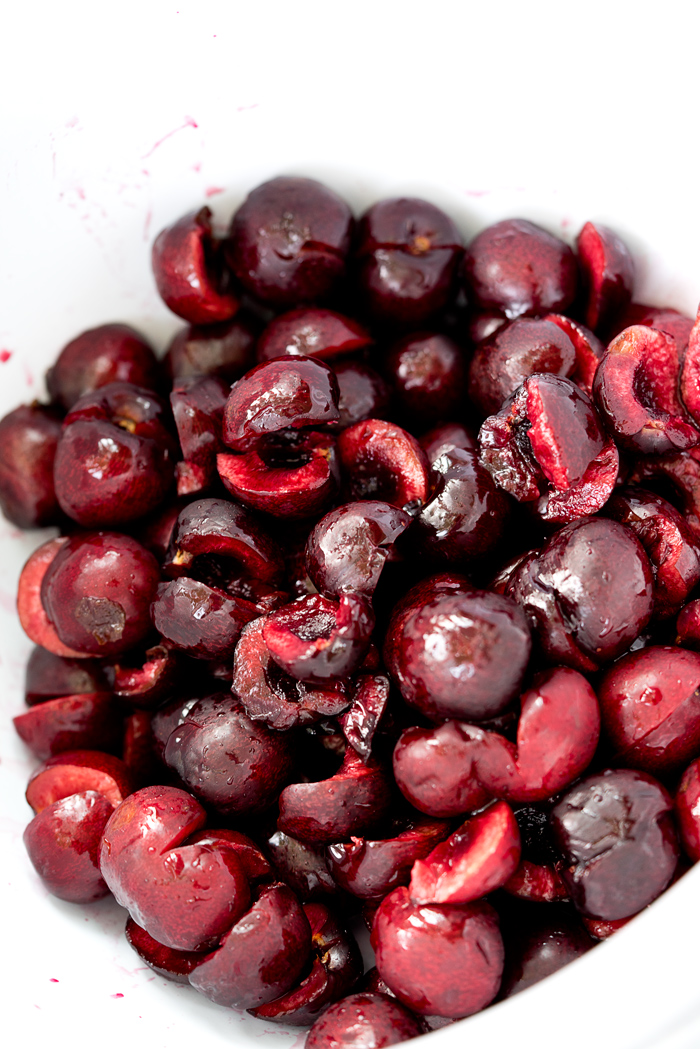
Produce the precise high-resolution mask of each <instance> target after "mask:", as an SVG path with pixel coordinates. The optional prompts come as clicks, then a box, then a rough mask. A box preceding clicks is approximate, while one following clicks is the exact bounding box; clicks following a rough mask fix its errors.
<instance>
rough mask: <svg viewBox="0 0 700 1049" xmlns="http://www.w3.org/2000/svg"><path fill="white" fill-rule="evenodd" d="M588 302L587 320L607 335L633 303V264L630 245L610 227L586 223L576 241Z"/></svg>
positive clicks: (585, 318) (591, 325)
mask: <svg viewBox="0 0 700 1049" xmlns="http://www.w3.org/2000/svg"><path fill="white" fill-rule="evenodd" d="M576 247H577V250H578V259H579V265H580V267H581V275H582V278H583V288H584V294H585V299H586V312H585V316H584V320H585V322H586V324H587V325H588V327H589V328H592V329H593V331H599V330H600V331H603V332H607V331H608V330H609V329H610V327H611V325H612V324H613V323H614V322H615V321H616V320H617V318H618V317H619V316H620V315H621V314H623V313H624V311H625V310H626V309H627V307H628V306H629V304H630V302H631V301H632V292H633V290H634V260H633V258H632V256H631V254H630V250H629V248H628V247H627V245H626V244H625V243H624V241H623V240H621V238H620V237H618V235H617V233H615V232H614V231H613V230H611V229H609V228H608V227H607V226H601V225H595V226H594V225H593V223H592V222H587V223H586V225H585V226H584V227H583V229H582V230H581V232H580V233H579V235H578V239H577V241H576Z"/></svg>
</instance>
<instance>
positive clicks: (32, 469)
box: [0, 402, 61, 528]
mask: <svg viewBox="0 0 700 1049" xmlns="http://www.w3.org/2000/svg"><path fill="white" fill-rule="evenodd" d="M60 435H61V423H60V422H59V420H58V418H57V417H56V416H55V415H54V413H53V411H51V409H49V408H45V407H43V406H42V405H40V404H37V403H36V402H35V403H34V404H24V405H22V406H21V407H19V408H15V410H14V411H13V412H10V413H9V414H8V415H6V416H5V417H4V418H3V419H0V444H1V445H2V459H0V510H2V512H3V514H4V515H5V517H6V518H7V519H8V521H11V522H12V524H14V525H16V526H17V527H18V528H43V527H45V526H47V525H54V524H58V523H59V522H60V520H61V508H60V506H59V505H58V501H57V499H56V492H55V489H54V481H53V466H54V459H55V457H56V448H57V447H58V441H59V437H60Z"/></svg>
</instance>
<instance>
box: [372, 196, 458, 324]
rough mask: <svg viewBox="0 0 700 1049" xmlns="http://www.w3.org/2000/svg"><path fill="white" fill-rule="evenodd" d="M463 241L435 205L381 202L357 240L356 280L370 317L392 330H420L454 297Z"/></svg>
mask: <svg viewBox="0 0 700 1049" xmlns="http://www.w3.org/2000/svg"><path fill="white" fill-rule="evenodd" d="M462 254H463V249H462V239H461V237H460V234H459V231H458V229H457V227H456V226H455V224H454V223H453V222H452V220H451V219H450V218H449V217H448V216H447V215H446V214H445V213H444V212H443V211H441V210H440V209H439V208H437V207H435V205H434V204H430V203H428V201H425V200H420V199H418V198H414V197H393V198H390V199H388V200H380V201H379V202H378V203H377V204H373V205H372V207H371V208H370V209H369V210H368V211H367V212H365V214H364V215H363V216H362V219H361V220H360V223H359V227H358V235H357V260H358V267H359V269H358V280H359V285H360V288H361V289H362V292H363V294H364V298H365V300H366V302H367V305H368V307H369V309H370V312H371V313H372V314H373V315H374V316H375V317H377V318H378V319H379V320H382V321H388V322H389V323H394V324H397V323H398V324H402V325H406V324H412V325H419V324H423V323H424V322H425V321H426V320H428V319H429V318H430V317H431V316H432V315H433V314H435V313H436V312H438V311H439V310H442V309H444V307H445V306H446V305H447V303H448V301H449V299H450V297H451V294H452V292H453V288H454V283H455V276H456V271H457V266H458V264H459V262H460V259H461V257H462Z"/></svg>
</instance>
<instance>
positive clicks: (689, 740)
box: [599, 645, 700, 775]
mask: <svg viewBox="0 0 700 1049" xmlns="http://www.w3.org/2000/svg"><path fill="white" fill-rule="evenodd" d="M599 696H600V710H601V715H602V718H603V726H604V729H605V732H606V735H607V736H608V739H609V740H610V742H611V743H612V745H613V747H614V750H615V753H616V754H617V756H618V757H619V759H620V760H621V761H623V762H624V764H625V765H627V766H629V767H630V768H639V769H643V770H644V771H646V772H651V773H653V774H654V775H663V774H664V773H667V772H674V771H679V770H680V769H681V768H682V767H683V766H684V765H686V764H687V762H688V761H689V760H690V759H691V758H692V757H693V756H694V755H695V754H696V753H697V752H698V750H699V749H700V654H698V653H697V652H687V651H686V650H684V649H682V648H672V647H670V646H660V645H651V646H650V647H649V648H643V649H641V650H640V651H639V652H632V653H630V654H629V655H627V656H624V657H623V658H622V659H620V660H618V661H617V662H616V663H615V664H614V665H613V666H612V667H611V668H610V669H609V670H608V671H607V673H606V674H605V676H604V678H603V680H602V681H601V684H600V689H599Z"/></svg>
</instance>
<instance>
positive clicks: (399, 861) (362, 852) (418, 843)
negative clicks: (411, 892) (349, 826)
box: [326, 817, 449, 900]
mask: <svg viewBox="0 0 700 1049" xmlns="http://www.w3.org/2000/svg"><path fill="white" fill-rule="evenodd" d="M395 829H396V828H394V830H395ZM448 831H449V824H448V823H447V822H446V821H445V820H436V819H425V818H420V817H419V818H417V819H409V820H408V822H407V825H406V826H404V827H403V829H401V830H400V831H399V833H398V834H395V836H392V837H387V838H380V839H373V838H361V837H355V836H353V838H352V840H351V841H350V842H335V843H334V844H332V845H329V846H328V848H327V851H326V855H327V863H328V867H329V869H330V872H331V874H332V875H333V879H334V881H335V882H336V884H338V885H339V886H340V887H341V888H342V889H345V890H346V891H347V892H350V893H352V894H353V896H359V898H360V899H362V900H381V899H383V898H384V896H386V894H387V893H388V892H391V891H392V890H393V889H395V888H396V887H397V886H399V885H407V884H408V882H409V879H410V877H411V870H412V868H413V867H414V864H415V863H416V861H420V860H421V859H423V858H425V857H426V856H428V855H429V854H430V853H431V852H432V850H433V847H434V846H435V845H436V844H437V843H438V842H440V841H442V840H443V838H445V837H446V836H447V834H448Z"/></svg>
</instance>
